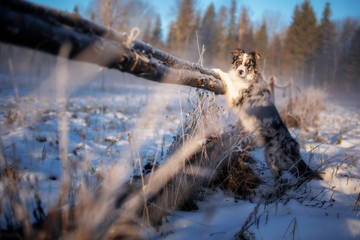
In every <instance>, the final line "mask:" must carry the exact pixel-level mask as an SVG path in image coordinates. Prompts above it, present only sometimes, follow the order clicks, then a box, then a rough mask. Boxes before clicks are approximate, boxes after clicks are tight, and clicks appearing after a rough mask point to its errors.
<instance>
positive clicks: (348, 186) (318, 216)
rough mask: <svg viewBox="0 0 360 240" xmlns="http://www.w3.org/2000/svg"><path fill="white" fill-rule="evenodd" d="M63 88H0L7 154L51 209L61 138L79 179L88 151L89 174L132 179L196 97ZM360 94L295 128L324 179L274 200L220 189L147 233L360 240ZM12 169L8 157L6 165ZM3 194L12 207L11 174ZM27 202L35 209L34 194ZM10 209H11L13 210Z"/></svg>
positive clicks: (133, 87)
mask: <svg viewBox="0 0 360 240" xmlns="http://www.w3.org/2000/svg"><path fill="white" fill-rule="evenodd" d="M130 82H131V81H130ZM57 94H58V93H57V92H55V91H54V92H51V91H50V90H47V91H46V94H45V93H44V91H43V90H42V91H39V90H38V89H37V90H29V89H28V88H19V89H17V94H15V93H14V89H13V88H7V89H1V91H0V123H1V127H0V136H1V148H2V154H3V155H4V157H5V159H6V160H7V164H8V165H9V166H10V168H11V169H13V171H15V172H16V174H17V175H18V176H20V177H21V178H22V179H24V180H26V181H28V182H29V183H30V184H32V185H34V186H36V187H37V188H38V192H39V195H40V197H41V199H42V202H43V207H44V208H45V210H46V208H47V207H49V206H51V205H52V204H54V202H55V201H56V200H57V194H56V193H57V192H58V191H59V183H60V181H61V178H62V175H63V171H62V170H63V167H64V165H63V162H62V158H63V156H61V151H60V152H59V146H60V148H62V149H65V150H66V152H67V154H66V157H67V158H69V160H70V162H71V163H73V165H72V167H71V173H72V174H73V176H74V177H75V178H80V176H78V174H79V172H78V171H79V166H78V165H77V164H79V162H83V159H86V162H85V163H86V168H87V173H86V174H87V175H88V176H89V177H90V178H91V177H94V178H96V177H98V176H101V174H104V173H106V171H107V169H109V168H113V167H114V166H121V168H122V169H123V172H122V173H123V175H124V176H123V179H124V181H126V180H129V179H130V178H131V176H133V175H140V170H143V171H150V170H151V169H147V168H146V164H147V163H151V166H152V164H153V163H154V162H156V164H162V163H163V162H164V160H165V159H166V151H167V149H168V147H169V145H170V144H171V142H172V141H173V137H174V136H175V135H176V133H177V132H178V129H179V128H181V127H182V124H183V121H182V119H184V117H185V115H186V113H187V112H189V111H190V109H191V107H194V106H192V104H193V103H194V102H196V101H195V100H194V99H195V96H196V94H195V92H194V90H190V89H189V88H182V87H178V86H171V85H166V87H163V86H162V87H160V88H159V87H158V86H157V85H151V84H150V85H148V84H147V83H146V81H140V82H137V84H134V83H127V84H121V83H120V84H119V85H116V84H114V85H110V87H108V88H107V89H106V91H103V90H102V87H98V86H96V87H91V86H88V87H86V88H80V89H79V88H78V89H75V90H72V91H69V92H68V93H67V95H63V96H60V97H56V95H57ZM16 95H17V96H16ZM65 97H66V102H64V99H65ZM220 98H221V97H220ZM189 99H190V100H189ZM359 100H360V99H359V98H358V99H350V100H349V99H346V98H345V99H344V98H337V97H331V98H330V100H329V102H328V103H327V104H326V110H325V111H324V112H322V113H321V117H320V121H319V123H320V124H319V127H317V128H316V129H315V128H313V129H312V128H310V129H309V130H307V131H305V130H299V129H292V130H291V132H292V134H293V135H294V137H296V138H297V139H298V140H299V142H300V144H301V154H302V156H303V158H304V160H305V161H306V162H310V164H311V166H312V167H320V169H321V170H322V171H323V172H325V173H326V176H327V179H326V180H324V181H311V182H309V183H306V184H303V185H302V186H301V187H300V188H299V189H297V190H289V192H288V193H287V194H286V195H284V196H282V197H281V198H279V199H277V200H273V201H271V202H264V201H262V200H261V198H260V197H254V198H252V200H253V201H249V200H239V199H236V198H235V197H233V196H232V195H231V194H229V193H226V192H223V191H222V190H216V191H209V192H208V193H207V194H206V198H205V200H204V201H202V202H199V203H198V205H199V210H197V211H193V212H182V211H175V212H173V214H171V215H170V216H167V217H166V218H164V220H163V225H162V226H161V227H160V229H158V231H156V230H155V229H152V228H150V227H144V231H143V236H144V237H145V238H150V239H158V238H161V239H162V238H164V239H232V238H233V237H234V236H235V234H236V233H238V232H239V231H240V230H241V229H242V227H243V226H244V224H245V223H246V222H247V223H249V224H248V228H247V231H245V235H246V236H248V237H249V239H360V199H359V203H358V205H357V204H356V201H357V199H358V197H360V195H359V194H360V166H359V165H360V160H359V154H360V104H359ZM64 136H65V137H64ZM319 139H321V141H319ZM262 151H263V149H261V148H258V149H256V150H255V151H253V152H252V155H253V157H254V159H255V160H257V162H259V163H260V164H261V163H264V159H263V155H262ZM139 159H140V160H141V162H142V164H141V167H139V161H138V160H139ZM4 168H5V163H4V161H2V162H1V171H3V169H4ZM1 175H2V174H1ZM265 176H268V178H269V182H267V183H265V184H264V185H263V186H262V187H261V188H262V189H266V188H268V189H271V187H272V184H273V182H272V180H271V177H270V175H269V171H267V170H265ZM0 194H1V196H3V197H4V198H3V199H5V200H4V201H2V204H3V205H2V209H6V206H7V205H6V198H7V196H6V191H5V186H4V183H3V181H1V184H0ZM29 198H30V196H29ZM27 204H28V205H29V208H35V202H31V201H30V202H29V203H27ZM2 213H4V214H5V215H6V214H7V213H6V210H5V211H2ZM8 214H9V213H8ZM5 217H9V216H1V222H0V225H1V226H5V225H4V224H5ZM247 220H248V221H247Z"/></svg>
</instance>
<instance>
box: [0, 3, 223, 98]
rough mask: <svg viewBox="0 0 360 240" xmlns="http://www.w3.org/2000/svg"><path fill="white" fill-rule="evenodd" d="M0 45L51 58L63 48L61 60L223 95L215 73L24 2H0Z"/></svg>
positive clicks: (69, 15) (61, 14)
mask: <svg viewBox="0 0 360 240" xmlns="http://www.w3.org/2000/svg"><path fill="white" fill-rule="evenodd" d="M0 31H1V32H2V34H1V35H0V41H2V42H5V43H10V44H15V45H19V46H23V47H27V48H31V49H35V50H39V51H43V52H46V53H50V54H52V55H58V53H59V51H60V48H61V47H62V46H64V45H65V44H68V45H69V46H70V51H69V54H68V55H67V56H62V57H67V58H69V59H72V60H76V61H81V62H89V63H94V64H97V65H99V66H103V67H108V68H113V69H117V70H120V71H122V72H128V73H131V74H133V75H136V76H138V77H142V78H145V79H148V80H151V81H156V82H165V83H173V84H180V85H188V86H192V87H197V88H202V89H205V90H209V91H212V92H214V93H215V94H224V93H225V85H224V84H223V82H222V81H221V80H220V79H219V76H218V75H217V73H215V72H213V71H212V70H210V69H207V68H204V67H202V66H200V65H198V64H195V63H190V62H188V61H185V60H182V59H177V58H175V57H173V56H171V55H170V54H167V53H165V52H162V51H161V50H158V49H156V48H154V47H152V46H151V45H149V44H145V43H142V42H141V41H132V40H131V39H130V38H129V37H128V36H127V34H124V33H119V32H116V31H114V30H112V29H110V28H106V27H103V26H100V25H98V24H95V23H93V22H91V21H88V20H85V19H82V18H81V17H80V16H77V15H74V14H69V13H66V12H62V11H58V10H54V9H51V8H47V7H42V6H38V5H35V4H32V3H29V2H25V1H0Z"/></svg>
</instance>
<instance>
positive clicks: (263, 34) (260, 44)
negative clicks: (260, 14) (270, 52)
mask: <svg viewBox="0 0 360 240" xmlns="http://www.w3.org/2000/svg"><path fill="white" fill-rule="evenodd" d="M267 47H268V34H267V28H266V22H265V20H264V21H263V23H262V25H261V27H260V29H259V30H258V31H256V33H255V50H256V51H258V52H259V53H260V54H261V56H262V57H263V58H265V57H266V51H267Z"/></svg>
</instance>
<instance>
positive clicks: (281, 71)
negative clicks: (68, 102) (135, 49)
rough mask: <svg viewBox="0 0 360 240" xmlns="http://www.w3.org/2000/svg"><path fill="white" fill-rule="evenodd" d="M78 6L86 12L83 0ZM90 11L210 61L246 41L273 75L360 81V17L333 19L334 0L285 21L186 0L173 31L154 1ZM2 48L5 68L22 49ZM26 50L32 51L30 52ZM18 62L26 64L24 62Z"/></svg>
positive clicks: (341, 85)
mask: <svg viewBox="0 0 360 240" xmlns="http://www.w3.org/2000/svg"><path fill="white" fill-rule="evenodd" d="M73 12H74V14H79V9H78V7H76V6H75V7H74V11H73ZM86 12H87V13H86V15H87V16H86V17H88V18H89V19H91V20H93V21H95V22H97V23H99V24H102V25H105V26H107V27H110V28H113V29H115V30H118V31H121V32H130V31H131V29H132V28H133V27H139V28H140V29H141V35H140V36H139V38H140V39H141V40H143V41H144V42H147V43H150V44H152V45H153V46H155V47H157V48H159V49H161V50H163V51H166V52H168V53H170V54H173V55H174V56H176V57H179V58H183V59H186V60H189V61H192V62H198V61H199V62H200V63H201V64H203V65H204V66H206V67H217V68H221V69H223V70H224V71H226V70H228V69H229V67H230V64H231V54H230V53H231V51H232V50H233V49H234V48H243V49H245V50H246V51H258V52H259V53H260V54H261V56H262V59H263V61H262V64H263V72H264V75H265V76H266V77H270V76H271V75H274V76H276V78H277V79H278V80H280V81H283V82H287V81H288V80H289V79H291V78H292V79H293V81H295V82H296V83H298V84H300V85H301V84H313V85H317V86H321V87H326V88H335V89H337V90H339V89H342V90H347V91H349V90H353V89H360V79H359V75H360V24H359V20H357V19H353V18H345V19H342V20H338V21H334V20H332V17H331V12H332V9H331V5H330V3H326V5H325V6H324V9H323V12H322V16H321V18H320V19H317V18H316V15H315V12H314V9H313V7H312V5H311V2H310V1H309V0H304V1H303V2H302V3H301V4H299V5H296V6H295V8H294V9H293V14H292V20H291V23H290V24H289V25H288V26H285V27H282V28H280V29H279V28H278V27H276V26H278V25H279V24H278V23H277V19H276V17H274V16H271V15H270V16H269V15H266V14H265V15H264V18H263V20H262V21H261V22H254V21H253V20H252V19H251V16H250V15H251V14H250V13H251V10H250V9H249V8H246V7H244V6H237V2H236V1H235V0H232V3H231V6H230V7H228V8H226V7H225V6H222V7H220V8H219V9H218V10H216V9H215V7H214V5H213V4H212V3H210V4H209V5H208V6H207V8H206V10H205V11H204V12H202V11H201V10H199V9H196V7H195V0H180V1H178V5H177V8H176V11H175V12H174V15H176V19H175V20H174V21H173V22H171V23H170V25H169V29H167V31H166V32H167V34H166V36H165V34H164V33H165V31H164V27H163V25H162V18H161V17H164V16H160V15H158V14H156V13H155V12H154V10H153V9H152V6H151V5H149V3H148V2H147V1H143V0H93V1H92V2H91V4H90V5H89V7H88V9H87V11H86ZM0 51H1V53H2V56H3V59H1V61H0V65H1V66H0V67H1V69H6V68H7V67H8V62H7V60H6V57H4V56H7V55H11V56H14V57H16V51H17V50H12V49H9V47H8V46H4V45H1V46H0ZM19 55H21V57H20V58H21V59H25V58H26V57H25V55H26V54H25V55H24V54H23V53H21V54H19ZM28 55H29V56H30V57H29V59H30V58H31V67H29V68H31V69H35V68H34V65H36V63H38V64H39V65H41V64H40V61H41V59H42V58H43V57H41V56H40V55H39V56H37V54H34V53H32V51H30V50H29V54H28ZM17 62H18V61H17ZM17 65H18V66H16V67H17V68H18V69H20V65H21V63H20V62H18V64H17ZM23 68H24V69H26V68H27V67H26V66H25V67H23ZM31 71H34V70H31Z"/></svg>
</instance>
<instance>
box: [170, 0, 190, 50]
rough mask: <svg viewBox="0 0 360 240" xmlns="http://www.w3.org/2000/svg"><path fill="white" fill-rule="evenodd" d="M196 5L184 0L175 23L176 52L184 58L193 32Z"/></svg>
mask: <svg viewBox="0 0 360 240" xmlns="http://www.w3.org/2000/svg"><path fill="white" fill-rule="evenodd" d="M193 19H194V3H193V1H192V0H182V1H181V3H180V9H179V13H178V16H177V20H176V23H175V45H174V50H175V52H177V53H178V54H179V55H180V56H184V55H185V54H186V53H187V51H188V47H189V42H190V36H191V33H192V32H193V30H194V29H193Z"/></svg>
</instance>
